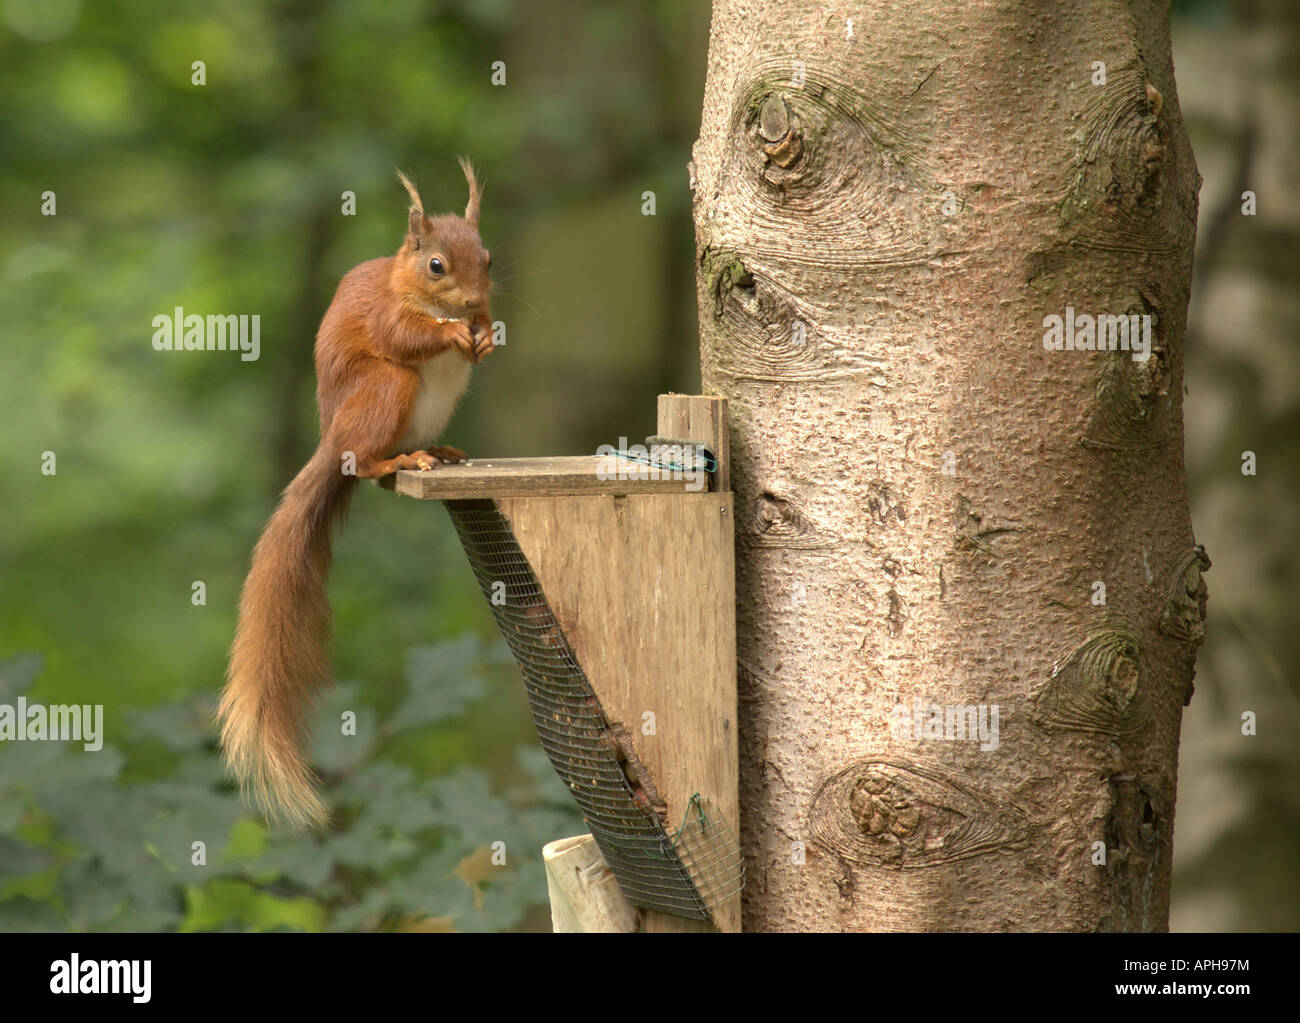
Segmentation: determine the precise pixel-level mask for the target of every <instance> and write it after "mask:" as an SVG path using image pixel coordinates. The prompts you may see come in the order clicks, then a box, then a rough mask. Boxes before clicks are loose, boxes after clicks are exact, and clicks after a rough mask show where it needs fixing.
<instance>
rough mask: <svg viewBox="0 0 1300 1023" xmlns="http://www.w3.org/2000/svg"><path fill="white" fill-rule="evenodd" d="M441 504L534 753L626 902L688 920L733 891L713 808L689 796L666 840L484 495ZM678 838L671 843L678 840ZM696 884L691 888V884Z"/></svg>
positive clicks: (735, 869)
mask: <svg viewBox="0 0 1300 1023" xmlns="http://www.w3.org/2000/svg"><path fill="white" fill-rule="evenodd" d="M446 505H447V510H448V512H449V513H450V514H451V520H452V524H453V525H454V526H455V528H456V532H457V534H458V535H459V536H460V540H461V544H462V545H463V546H464V548H465V553H466V554H467V555H468V557H469V563H470V567H471V568H472V569H473V571H474V576H475V578H476V579H477V580H478V583H479V586H480V588H481V589H482V590H483V594H484V596H485V597H487V598H488V606H489V607H490V608H491V610H492V615H493V617H494V618H495V619H496V622H497V626H498V627H499V628H500V630H501V634H502V635H503V636H504V637H505V640H506V643H507V645H508V646H509V647H510V650H511V652H512V653H513V654H514V656H515V660H516V661H518V663H519V667H520V670H521V671H522V673H523V677H524V686H525V688H526V690H527V693H528V703H529V706H530V708H531V709H532V716H533V722H534V724H535V725H536V726H537V734H538V737H539V738H540V739H541V743H542V749H543V750H545V751H546V755H547V756H548V757H549V758H550V761H551V764H552V765H553V766H554V767H555V770H556V772H557V773H558V774H559V776H560V778H561V779H562V780H563V781H564V783H565V785H566V786H568V789H569V791H570V792H571V793H572V794H573V798H574V800H575V801H576V802H577V804H578V806H579V807H580V808H581V809H582V812H583V815H584V816H585V817H586V820H587V824H588V826H589V827H590V828H591V833H592V835H593V837H594V838H595V839H596V844H597V845H598V846H600V851H601V853H603V854H604V857H605V860H606V862H608V863H609V866H610V869H611V870H613V871H614V876H615V877H617V878H618V882H619V885H620V886H621V887H622V889H623V893H624V894H625V895H626V896H627V899H628V901H629V902H631V903H632V904H633V905H634V906H641V907H644V908H646V909H654V910H659V911H662V912H665V913H672V914H674V915H677V916H683V917H690V918H693V919H700V920H703V919H710V918H711V913H710V909H711V908H712V907H714V906H716V905H717V904H718V902H719V901H720V900H721V899H725V898H727V897H729V896H730V895H732V894H734V893H735V892H736V891H738V890H739V883H740V881H741V880H743V875H742V873H741V866H740V864H741V858H740V849H739V845H738V844H737V843H736V841H735V837H734V836H733V835H732V833H731V829H730V828H728V827H727V825H726V822H725V821H723V820H722V819H721V815H720V814H718V813H717V812H716V811H714V812H712V813H711V814H710V813H709V812H706V810H705V809H704V808H703V807H702V806H701V805H700V803H699V800H698V799H695V800H692V805H691V807H690V808H688V810H687V814H686V819H685V820H684V822H683V826H682V828H681V829H679V830H678V832H677V835H676V836H674V837H670V836H669V835H668V832H667V830H666V829H665V826H664V821H663V820H662V818H661V817H660V816H659V814H658V813H657V812H656V811H655V809H654V808H653V806H651V805H650V803H649V801H648V799H647V798H646V796H645V794H644V792H642V791H640V790H639V789H634V788H633V786H632V784H631V783H630V782H629V780H628V778H627V776H626V775H625V774H624V771H623V767H622V766H621V765H620V763H619V756H618V753H619V749H618V744H617V740H616V739H615V738H614V735H613V733H612V732H611V730H610V726H609V722H608V721H607V720H606V718H605V714H604V711H603V710H602V709H601V706H600V702H599V700H598V699H597V698H596V693H595V691H594V690H593V689H592V687H591V683H590V682H589V681H588V680H587V677H586V675H585V674H584V673H583V671H582V668H581V667H580V666H579V665H578V662H577V659H576V658H575V657H574V654H573V650H572V648H571V647H570V646H569V643H568V640H567V639H566V638H565V635H564V632H563V630H562V629H561V628H560V624H559V622H558V621H557V620H556V618H555V615H554V613H553V612H552V610H551V607H550V605H549V604H548V603H547V600H546V595H545V594H544V593H543V592H542V588H541V586H540V584H539V583H538V581H537V577H536V575H534V573H533V569H532V565H530V564H529V562H528V558H527V557H526V556H525V555H524V552H523V551H522V550H521V549H520V547H519V543H518V541H517V540H516V538H515V535H514V531H513V530H512V529H511V527H510V523H509V521H508V520H507V519H506V518H505V516H503V515H502V514H501V512H500V510H499V509H498V508H497V506H496V503H495V502H493V501H448V502H446ZM677 843H680V848H679V847H678V846H677ZM697 881H698V886H697Z"/></svg>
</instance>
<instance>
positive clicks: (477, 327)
mask: <svg viewBox="0 0 1300 1023" xmlns="http://www.w3.org/2000/svg"><path fill="white" fill-rule="evenodd" d="M472 333H473V336H474V361H475V362H478V361H479V360H480V359H482V358H483V356H485V355H487V354H488V353H489V352H491V351H492V350H493V349H494V348H495V347H496V345H494V344H493V343H492V327H491V326H490V325H488V324H486V323H483V322H481V321H480V322H476V323H475V324H474V329H473V332H472Z"/></svg>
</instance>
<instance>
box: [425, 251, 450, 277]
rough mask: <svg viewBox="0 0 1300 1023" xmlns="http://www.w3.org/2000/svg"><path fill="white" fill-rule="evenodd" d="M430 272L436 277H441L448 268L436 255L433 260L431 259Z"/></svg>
mask: <svg viewBox="0 0 1300 1023" xmlns="http://www.w3.org/2000/svg"><path fill="white" fill-rule="evenodd" d="M429 272H430V273H431V274H433V275H434V276H435V277H441V276H442V275H443V274H445V273H446V272H447V268H446V267H445V266H443V265H442V260H441V259H439V258H438V257H437V256H434V257H433V258H432V259H431V260H429Z"/></svg>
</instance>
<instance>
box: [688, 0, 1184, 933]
mask: <svg viewBox="0 0 1300 1023" xmlns="http://www.w3.org/2000/svg"><path fill="white" fill-rule="evenodd" d="M847 17H851V18H852V22H851V24H850V23H849V22H848V21H847V20H846V18H847ZM1095 62H1104V65H1105V68H1104V84H1102V81H1101V73H1102V72H1101V69H1099V68H1098V67H1097V66H1096V65H1095ZM1199 186H1200V176H1199V175H1198V173H1197V170H1196V165H1195V161H1194V159H1193V157H1192V153H1191V149H1190V146H1189V144H1188V140H1187V135H1186V132H1185V130H1184V127H1183V123H1182V119H1181V115H1180V113H1179V108H1178V98H1177V94H1176V92H1175V88H1174V78H1173V65H1172V61H1171V57H1170V42H1169V20H1168V13H1167V10H1166V5H1163V4H1145V3H1141V2H1137V0H1133V2H1132V3H1128V4H1126V3H1119V2H1101V0H1082V2H1079V3H1076V4H1050V5H1036V4H1030V3H1015V2H1008V3H1003V4H942V5H940V4H938V3H933V2H932V3H929V4H925V3H917V4H911V5H909V4H896V3H889V4H886V3H880V2H871V3H855V4H848V5H846V4H827V3H807V2H796V0H782V2H775V0H765V2H758V0H715V4H714V13H713V24H712V32H711V38H710V49H709V71H708V82H707V85H706V89H705V100H704V117H703V123H702V126H701V130H700V138H699V141H698V142H697V143H696V146H695V151H694V160H693V163H692V187H693V189H694V212H695V223H696V245H697V249H696V255H697V257H698V292H699V303H700V325H701V357H702V368H703V382H704V388H705V390H706V391H709V392H714V393H719V394H723V395H726V396H727V397H728V398H729V399H730V400H731V411H732V423H733V436H732V453H733V475H734V481H735V482H734V488H735V491H736V500H737V508H736V511H737V521H736V527H737V530H736V531H737V561H738V564H737V574H738V577H737V600H738V612H737V617H738V622H737V627H738V631H739V636H738V640H739V648H738V659H739V677H740V700H741V711H740V725H741V736H740V738H741V749H740V752H741V817H742V820H741V827H742V835H743V845H744V850H745V856H746V867H747V871H748V877H747V884H746V893H745V904H744V916H745V927H746V929H748V930H777V929H779V930H805V929H818V930H837V929H844V930H862V929H872V930H901V929H907V930H959V929H960V930H1018V929H1029V930H1161V929H1165V928H1166V927H1167V920H1168V911H1169V875H1170V859H1171V848H1172V837H1173V814H1174V798H1175V789H1176V779H1177V763H1178V732H1179V725H1180V721H1181V716H1182V708H1183V706H1184V704H1185V701H1186V700H1187V699H1188V698H1190V695H1191V689H1192V676H1193V661H1194V657H1195V648H1196V645H1197V643H1198V642H1199V640H1200V637H1201V635H1202V633H1203V617H1204V611H1205V589H1204V584H1203V583H1202V582H1201V572H1202V571H1203V570H1204V569H1205V568H1206V567H1208V561H1207V560H1206V559H1205V558H1204V554H1203V552H1201V551H1199V550H1198V549H1197V548H1196V547H1195V541H1194V539H1193V536H1192V529H1191V522H1190V516H1189V512H1188V503H1187V494H1186V489H1185V473H1184V468H1183V434H1182V379H1183V360H1182V339H1183V331H1184V325H1185V320H1186V310H1187V297H1188V288H1189V283H1190V279H1191V261H1192V248H1193V243H1194V239H1195V232H1196V206H1197V191H1198V189H1199ZM1067 307H1069V311H1068V312H1067ZM1099 315H1104V316H1108V317H1110V316H1114V317H1129V316H1130V315H1132V316H1134V317H1137V319H1135V320H1128V319H1126V320H1125V321H1124V322H1125V324H1126V325H1127V324H1132V325H1134V326H1136V327H1138V328H1139V329H1137V330H1134V332H1133V336H1132V339H1131V341H1130V342H1127V343H1128V344H1129V345H1130V348H1133V347H1138V349H1139V350H1137V351H1134V350H1129V351H1125V350H1123V349H1122V348H1120V349H1119V350H1116V351H1110V350H1102V351H1097V350H1087V348H1086V345H1087V341H1088V336H1089V335H1088V331H1087V330H1086V328H1085V319H1084V318H1085V317H1096V316H1099ZM1053 316H1059V317H1061V319H1062V321H1063V326H1062V329H1061V330H1060V331H1054V329H1053V326H1054V323H1055V321H1052V320H1050V319H1049V318H1050V317H1053ZM1143 316H1149V317H1150V320H1149V321H1147V323H1148V324H1149V328H1150V354H1149V357H1148V358H1147V359H1145V360H1142V359H1141V358H1140V355H1141V352H1140V344H1141V341H1140V338H1141V336H1142V335H1141V330H1140V327H1141V324H1142V320H1141V317H1143ZM1071 321H1073V326H1074V336H1075V339H1076V340H1077V342H1078V346H1079V349H1082V350H1078V349H1075V348H1074V346H1070V347H1066V348H1064V349H1063V350H1047V348H1046V347H1045V344H1046V343H1047V342H1054V341H1055V339H1056V337H1057V336H1061V339H1062V342H1063V343H1064V341H1065V338H1066V337H1067V336H1068V331H1067V330H1066V329H1065V328H1067V327H1069V326H1070V323H1071ZM1111 331H1113V332H1114V333H1113V336H1114V340H1115V341H1116V343H1119V342H1121V341H1122V338H1121V336H1120V334H1119V324H1118V321H1114V322H1111V323H1110V324H1109V325H1108V326H1107V328H1106V330H1105V331H1103V335H1102V336H1103V343H1105V342H1106V341H1108V340H1110V339H1111V333H1110V332H1111ZM1095 336H1096V335H1095V334H1094V335H1093V337H1094V344H1095ZM899 707H901V710H899V709H897V708H899ZM976 726H979V728H982V729H983V731H982V733H981V732H979V731H977V729H976ZM995 726H996V729H995ZM968 728H969V729H970V733H967V732H966V731H965V729H968Z"/></svg>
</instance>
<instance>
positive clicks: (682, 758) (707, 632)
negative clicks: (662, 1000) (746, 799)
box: [499, 483, 740, 931]
mask: <svg viewBox="0 0 1300 1023" xmlns="http://www.w3.org/2000/svg"><path fill="white" fill-rule="evenodd" d="M678 486H680V483H679V484H678ZM499 503H500V508H501V510H502V512H503V513H504V514H505V516H506V517H507V518H508V519H509V520H510V522H511V524H512V526H513V528H514V531H515V535H516V536H517V537H518V540H519V545H520V547H521V548H522V550H523V552H524V553H525V554H526V555H527V557H528V559H529V561H530V562H531V563H532V565H533V570H534V571H535V572H536V574H537V577H538V581H539V582H540V583H541V585H542V588H543V590H544V591H545V593H546V597H547V600H548V602H549V603H550V605H551V608H552V609H553V610H554V612H555V615H556V617H557V618H558V620H559V622H560V624H561V626H562V627H563V629H564V632H565V635H566V636H567V637H568V639H569V642H570V644H571V645H572V646H573V649H574V653H575V655H576V657H577V659H578V663H579V664H580V665H581V666H582V668H583V670H584V672H585V673H586V675H587V678H588V679H589V680H590V681H591V684H592V687H593V689H595V691H596V695H597V697H598V698H599V699H600V702H601V705H602V707H604V709H605V713H606V715H607V717H608V718H609V720H610V722H611V724H618V725H622V726H623V727H624V728H625V729H626V731H627V733H628V734H629V735H630V736H631V739H632V743H633V746H634V749H635V753H636V755H637V757H638V758H639V759H640V760H641V762H642V763H643V764H644V765H645V767H646V768H647V769H648V772H649V774H650V777H651V778H652V780H653V782H654V786H655V788H656V789H657V790H658V795H659V797H660V798H661V799H662V800H663V801H664V802H665V803H666V804H667V808H668V828H669V832H670V834H671V833H672V832H675V831H676V829H677V827H678V826H680V824H681V823H682V818H683V815H684V814H685V812H686V807H687V803H688V801H689V800H690V798H691V796H692V795H693V794H694V793H697V792H698V793H700V795H701V796H703V797H706V798H708V799H710V800H711V801H712V802H713V804H714V805H715V806H716V808H717V809H718V810H720V811H721V813H722V814H723V816H724V817H725V818H726V821H727V823H728V825H729V826H730V828H731V830H732V832H733V834H734V835H735V836H736V838H737V840H739V836H740V808H739V798H738V789H737V785H738V761H737V748H736V741H737V740H736V622H735V614H736V602H735V577H734V571H735V569H734V540H733V534H732V521H731V520H732V504H731V494H729V493H721V494H719V493H708V492H702V493H695V494H682V493H673V494H662V495H652V494H641V495H637V494H634V495H629V496H627V497H613V496H608V495H605V496H583V497H563V498H555V497H515V498H507V499H504V500H502V501H500V502H499ZM647 712H649V713H652V714H653V715H654V732H653V734H650V735H647V734H645V730H644V728H643V725H644V724H645V722H646V720H647V719H646V717H645V715H646V713H647ZM646 917H647V919H646V929H647V930H655V931H689V930H699V929H701V924H700V922H698V921H691V920H685V919H682V918H680V917H675V916H671V915H668V914H661V913H647V914H646ZM717 918H718V922H719V924H720V927H721V929H722V930H724V931H738V930H739V929H740V898H739V895H736V896H734V897H733V898H731V899H730V900H728V902H727V903H726V904H725V905H724V906H723V907H722V908H721V909H720V910H719V911H718V913H717Z"/></svg>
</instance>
